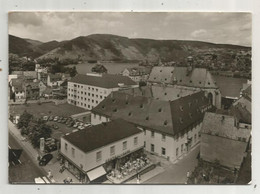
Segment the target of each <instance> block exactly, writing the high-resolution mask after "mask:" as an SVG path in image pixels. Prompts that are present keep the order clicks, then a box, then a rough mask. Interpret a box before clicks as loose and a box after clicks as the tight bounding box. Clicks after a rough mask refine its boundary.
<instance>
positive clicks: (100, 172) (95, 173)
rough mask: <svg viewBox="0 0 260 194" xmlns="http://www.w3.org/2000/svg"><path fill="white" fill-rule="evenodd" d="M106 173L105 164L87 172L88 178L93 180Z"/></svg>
mask: <svg viewBox="0 0 260 194" xmlns="http://www.w3.org/2000/svg"><path fill="white" fill-rule="evenodd" d="M105 174H106V171H105V169H104V167H103V166H100V167H97V168H95V169H94V170H91V171H89V172H87V175H88V178H89V180H90V181H93V180H95V179H97V178H99V177H101V176H103V175H105Z"/></svg>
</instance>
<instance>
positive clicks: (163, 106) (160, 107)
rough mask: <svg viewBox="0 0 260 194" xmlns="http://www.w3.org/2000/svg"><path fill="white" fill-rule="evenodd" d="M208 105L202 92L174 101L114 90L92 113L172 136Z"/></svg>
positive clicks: (201, 112)
mask: <svg viewBox="0 0 260 194" xmlns="http://www.w3.org/2000/svg"><path fill="white" fill-rule="evenodd" d="M208 105H209V101H208V99H207V98H206V97H205V96H204V92H202V91H200V92H197V93H194V94H192V95H189V96H185V97H182V98H179V99H177V100H174V101H163V100H157V99H153V98H149V97H145V96H133V95H130V94H126V93H123V92H113V93H111V94H110V95H109V96H108V97H107V98H106V99H105V100H103V101H102V102H101V103H100V104H99V105H98V106H96V107H95V108H94V109H92V112H93V113H97V114H100V115H105V116H107V117H110V118H112V119H116V118H122V119H124V120H126V121H128V122H132V123H135V124H138V125H140V126H144V127H147V128H150V129H153V130H157V131H159V132H161V133H166V134H169V135H175V134H176V133H179V132H182V131H183V130H184V129H185V128H187V127H188V126H190V125H192V124H193V123H195V122H197V121H199V120H201V119H203V115H204V113H203V111H201V110H202V109H203V108H204V107H207V106H208Z"/></svg>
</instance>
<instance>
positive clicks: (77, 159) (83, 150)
mask: <svg viewBox="0 0 260 194" xmlns="http://www.w3.org/2000/svg"><path fill="white" fill-rule="evenodd" d="M143 146H144V140H143V133H142V131H141V130H140V129H138V128H136V127H135V126H134V125H133V124H130V123H127V122H126V121H123V120H121V119H118V120H115V121H112V122H108V123H106V124H100V125H96V126H93V127H90V128H86V129H84V130H81V131H78V132H74V133H71V134H69V135H66V136H64V137H62V138H61V149H60V151H61V154H62V155H63V157H64V160H65V166H66V168H68V170H70V171H71V172H72V173H73V174H74V175H75V176H76V177H78V178H79V179H81V180H82V181H83V182H90V181H95V179H98V178H99V177H101V176H104V175H106V173H107V172H109V171H111V170H112V169H114V168H117V166H118V164H117V163H118V161H119V160H120V159H121V158H122V157H126V156H129V155H133V154H134V153H135V152H137V151H140V150H142V149H143ZM92 174H96V175H95V177H93V175H92Z"/></svg>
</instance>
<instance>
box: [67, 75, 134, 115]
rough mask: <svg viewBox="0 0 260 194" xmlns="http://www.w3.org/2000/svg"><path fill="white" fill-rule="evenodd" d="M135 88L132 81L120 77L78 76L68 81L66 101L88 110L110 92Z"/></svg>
mask: <svg viewBox="0 0 260 194" xmlns="http://www.w3.org/2000/svg"><path fill="white" fill-rule="evenodd" d="M135 87H138V85H137V84H136V83H135V82H134V81H132V80H131V79H130V78H128V77H125V76H121V75H111V74H103V75H101V74H87V75H80V74H78V75H76V76H75V77H74V78H72V79H71V80H70V81H68V90H67V99H68V103H69V104H73V105H75V106H79V107H81V108H85V109H89V110H90V109H92V108H94V107H95V106H97V105H98V104H99V103H100V102H101V101H102V100H104V99H105V98H106V97H107V96H108V95H109V94H110V93H111V92H112V91H118V90H121V89H127V88H135Z"/></svg>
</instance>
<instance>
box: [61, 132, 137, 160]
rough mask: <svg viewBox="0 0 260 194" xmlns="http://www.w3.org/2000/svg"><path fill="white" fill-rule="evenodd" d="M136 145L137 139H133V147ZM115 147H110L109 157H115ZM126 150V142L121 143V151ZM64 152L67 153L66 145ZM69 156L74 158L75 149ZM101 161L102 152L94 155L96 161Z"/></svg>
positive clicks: (66, 145)
mask: <svg viewBox="0 0 260 194" xmlns="http://www.w3.org/2000/svg"><path fill="white" fill-rule="evenodd" d="M137 144H138V137H134V145H137ZM115 149H116V148H115V146H114V145H113V146H111V147H110V156H113V155H115ZM126 149H127V141H124V142H123V151H125V150H126ZM65 151H68V144H67V143H65ZM71 155H72V157H73V158H74V157H75V148H73V147H72V148H71ZM101 159H102V151H98V152H97V153H96V161H97V162H98V161H100V160H101Z"/></svg>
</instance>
